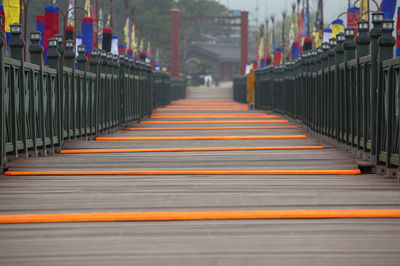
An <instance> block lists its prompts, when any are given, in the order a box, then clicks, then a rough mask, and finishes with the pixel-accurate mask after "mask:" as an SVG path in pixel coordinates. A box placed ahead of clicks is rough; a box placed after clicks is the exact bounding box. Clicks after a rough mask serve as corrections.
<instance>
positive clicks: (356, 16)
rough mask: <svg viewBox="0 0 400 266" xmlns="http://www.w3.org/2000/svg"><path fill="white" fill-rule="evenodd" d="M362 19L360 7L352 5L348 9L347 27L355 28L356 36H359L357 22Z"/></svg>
mask: <svg viewBox="0 0 400 266" xmlns="http://www.w3.org/2000/svg"><path fill="white" fill-rule="evenodd" d="M359 20H360V9H359V8H358V7H351V8H349V9H347V27H351V28H353V29H354V32H355V34H354V38H356V37H357V22H358V21H359Z"/></svg>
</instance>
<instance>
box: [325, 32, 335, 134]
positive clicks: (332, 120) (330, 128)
mask: <svg viewBox="0 0 400 266" xmlns="http://www.w3.org/2000/svg"><path fill="white" fill-rule="evenodd" d="M336 45H337V42H336V39H335V38H331V39H329V46H330V50H329V51H328V76H329V84H328V85H329V86H328V95H327V96H328V106H329V114H328V117H329V123H328V124H329V125H328V132H329V134H328V135H329V136H330V137H331V138H335V125H336V124H335V109H334V95H335V71H333V73H332V70H331V69H332V67H333V66H334V65H335V49H336Z"/></svg>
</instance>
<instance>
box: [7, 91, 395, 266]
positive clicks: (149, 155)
mask: <svg viewBox="0 0 400 266" xmlns="http://www.w3.org/2000/svg"><path fill="white" fill-rule="evenodd" d="M231 93H232V90H231V89H229V88H219V89H215V88H208V89H207V88H201V89H194V88H193V89H190V90H189V98H188V99H185V100H180V101H177V102H174V103H172V104H171V105H170V106H167V107H166V108H160V109H159V110H156V111H155V112H154V114H153V116H152V117H151V118H148V119H147V120H145V121H143V122H142V123H140V124H131V125H128V126H127V128H126V130H122V129H121V130H119V131H116V132H114V133H113V134H109V135H104V136H100V137H105V138H103V139H102V140H100V139H101V138H99V140H97V141H75V142H69V143H67V144H65V146H64V148H63V154H56V155H54V156H49V157H44V158H43V157H42V158H29V159H18V160H15V161H12V162H11V164H10V168H9V172H7V173H6V174H7V175H5V176H1V180H0V222H2V221H3V222H5V223H4V224H1V225H0V265H144V266H145V265H194V266H196V265H230V266H232V265H363V266H364V265H399V264H400V219H398V218H397V219H396V218H384V219H382V218H363V219H343V218H340V219H250V218H254V217H252V216H251V215H254V213H250V214H249V212H248V211H252V210H266V211H271V210H272V211H274V210H276V211H279V210H288V211H289V212H290V211H293V212H294V213H295V212H296V210H311V211H312V210H337V209H340V210H346V209H347V210H348V209H350V210H354V211H350V212H352V213H353V214H355V213H357V211H360V210H361V211H362V210H366V209H369V210H371V209H372V210H374V209H376V210H382V209H400V185H399V184H398V183H397V180H393V179H385V178H383V177H380V176H376V175H359V174H357V173H358V168H357V161H356V159H355V158H354V157H352V155H351V154H349V153H347V152H345V151H342V150H338V149H336V148H334V147H332V146H330V145H329V144H327V143H325V142H323V141H321V140H320V139H318V138H315V137H312V136H311V135H310V134H309V133H308V132H307V131H306V130H304V129H303V128H302V126H301V125H298V124H296V123H295V122H294V121H285V120H287V118H286V117H277V114H271V113H267V112H265V111H249V110H247V107H246V106H245V105H242V104H239V103H234V102H232V101H230V100H229V99H230V98H231ZM205 99H206V100H205ZM202 121H203V122H202ZM277 121H280V122H277ZM155 122H156V123H155ZM64 153H65V154H64ZM271 170H276V171H274V172H271ZM326 170H328V171H326ZM337 170H340V171H342V172H340V171H339V172H338V171H337ZM71 171H78V172H71ZM79 171H80V172H79ZM104 171H108V172H104ZM184 171H187V172H184ZM218 171H220V172H218ZM280 171H281V172H280ZM305 171H308V172H305ZM329 171H330V172H329ZM282 173H283V174H282ZM337 173H341V174H337ZM11 174H13V176H9V175H11ZM186 211H189V213H185V212H186ZM193 211H195V212H197V214H199V213H200V214H201V215H203V216H202V217H207V215H211V214H212V213H210V212H209V211H221V212H217V215H222V216H223V215H225V214H226V213H224V212H222V211H239V212H236V213H239V214H242V213H241V212H240V211H244V212H243V213H244V214H245V215H249V216H248V217H247V218H249V219H238V220H234V219H227V220H207V219H202V218H200V219H198V220H193V221H187V220H181V221H136V222H132V221H130V222H128V221H125V222H81V223H79V222H71V223H65V222H62V223H21V224H15V223H12V222H13V221H17V219H19V218H21V216H18V215H20V214H33V215H31V216H29V217H31V218H32V217H33V218H32V219H34V218H35V217H36V218H37V217H39V219H42V218H43V219H44V218H46V217H42V216H40V214H50V215H51V216H50V218H49V217H47V218H48V219H55V220H54V221H56V220H57V219H60V220H59V221H63V219H66V220H65V221H68V219H70V220H73V219H78V220H79V219H80V218H82V217H84V216H83V214H86V215H88V214H89V216H88V217H89V218H93V219H96V216H95V215H91V214H93V213H106V214H114V215H115V216H116V217H117V219H116V220H118V217H119V218H121V217H122V215H123V214H127V213H130V214H132V212H135V214H132V215H133V216H135V217H137V216H138V214H141V215H143V213H144V217H146V213H148V212H152V213H153V214H155V215H158V214H160V213H162V214H163V215H164V214H171V212H172V214H174V213H173V212H177V213H184V214H186V215H189V216H186V217H193V215H194V214H193ZM246 211H247V212H246ZM76 213H79V214H76ZM227 213H228V214H229V212H227ZM10 214H12V215H16V216H5V215H10ZM63 214H65V215H66V216H62V215H63ZM175 214H176V213H175ZM214 214H215V213H214ZM60 215H61V216H60ZM201 215H200V216H201ZM100 216H101V215H100ZM133 216H132V217H133ZM4 217H9V220H8V221H7V220H6V219H5V218H4ZM10 217H11V218H10ZM18 217H19V218H18ZM40 217H41V218H40ZM60 217H61V218H60ZM63 217H64V218H63ZM88 217H86V218H88ZM25 218H26V217H25ZM25 218H24V216H22V218H21V219H22V221H23V219H25ZM97 218H99V217H97ZM114 218H115V217H114ZM292 218H293V217H292ZM299 218H302V217H299ZM303 218H304V217H303ZM13 219H14V220H13ZM82 219H85V218H82ZM103 219H104V217H103ZM44 220H45V219H44ZM44 220H43V221H44ZM100 220H101V217H100ZM164 220H165V217H164Z"/></svg>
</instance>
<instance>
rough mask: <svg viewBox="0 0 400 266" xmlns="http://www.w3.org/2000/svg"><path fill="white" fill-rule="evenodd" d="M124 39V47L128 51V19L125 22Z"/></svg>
mask: <svg viewBox="0 0 400 266" xmlns="http://www.w3.org/2000/svg"><path fill="white" fill-rule="evenodd" d="M124 38H125V43H126V47H127V49H129V47H130V43H129V17H128V18H126V22H125V27H124Z"/></svg>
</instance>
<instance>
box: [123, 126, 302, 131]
mask: <svg viewBox="0 0 400 266" xmlns="http://www.w3.org/2000/svg"><path fill="white" fill-rule="evenodd" d="M295 128H298V127H297V126H266V127H156V128H153V127H150V128H132V127H127V128H125V130H128V131H146V130H148V131H152V130H225V129H295Z"/></svg>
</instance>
